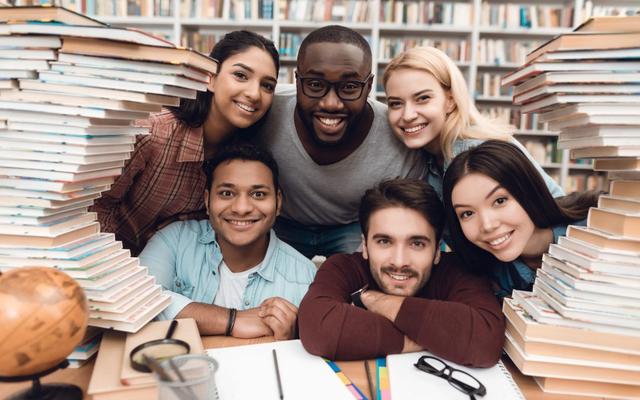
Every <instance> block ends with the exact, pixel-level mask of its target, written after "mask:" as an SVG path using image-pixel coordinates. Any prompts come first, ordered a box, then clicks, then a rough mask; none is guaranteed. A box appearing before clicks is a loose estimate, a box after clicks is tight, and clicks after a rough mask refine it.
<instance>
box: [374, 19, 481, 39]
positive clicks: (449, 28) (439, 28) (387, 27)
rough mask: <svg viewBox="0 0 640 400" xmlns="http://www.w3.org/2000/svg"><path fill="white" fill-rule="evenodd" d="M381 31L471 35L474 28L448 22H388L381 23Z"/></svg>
mask: <svg viewBox="0 0 640 400" xmlns="http://www.w3.org/2000/svg"><path fill="white" fill-rule="evenodd" d="M379 30H380V33H381V34H382V33H407V32H414V33H427V32H439V33H448V34H455V35H465V36H466V35H469V34H470V33H471V32H472V31H473V28H472V27H471V26H468V27H466V26H457V25H448V24H422V25H406V24H392V23H388V22H383V23H380V26H379Z"/></svg>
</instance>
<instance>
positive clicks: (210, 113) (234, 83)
mask: <svg viewBox="0 0 640 400" xmlns="http://www.w3.org/2000/svg"><path fill="white" fill-rule="evenodd" d="M210 56H211V57H212V58H215V59H216V60H218V62H219V65H218V70H217V71H209V72H211V73H212V74H214V76H213V77H212V78H211V81H210V82H209V86H208V90H207V91H205V92H200V93H198V95H197V97H196V99H182V100H181V102H180V106H179V107H172V108H169V109H168V111H165V112H162V113H159V114H156V115H154V116H152V117H151V118H150V120H149V123H150V128H151V129H150V135H147V136H142V137H141V138H139V139H138V142H137V143H136V147H135V150H134V153H133V155H132V156H131V160H130V161H129V163H128V164H127V165H126V167H125V169H124V172H123V174H122V175H121V176H120V177H119V178H118V179H117V181H116V182H115V183H114V184H113V186H112V187H111V190H110V191H109V192H107V193H105V194H103V197H102V198H101V199H99V200H98V201H96V204H95V206H94V211H96V212H97V213H98V219H99V221H100V225H101V227H102V230H103V231H105V232H113V233H115V234H116V238H117V239H118V240H121V241H122V242H123V244H124V246H125V247H126V248H128V249H130V250H131V252H132V253H133V254H134V255H137V254H138V253H139V252H140V251H141V250H142V248H143V247H144V245H145V244H146V242H147V240H148V239H149V238H150V237H151V236H152V235H153V234H154V233H155V232H156V230H158V229H159V228H161V227H162V226H164V225H166V224H168V223H169V222H172V221H174V220H176V219H187V218H191V217H197V216H204V214H203V213H204V202H203V200H202V196H201V193H202V191H203V190H204V189H205V176H204V174H203V172H202V170H201V165H202V161H203V160H204V159H206V158H210V157H211V156H212V155H214V154H215V153H216V152H217V150H218V149H219V147H220V146H221V145H222V144H224V143H226V142H228V141H229V140H230V139H232V138H238V137H246V136H251V135H252V134H253V132H254V131H255V130H256V129H257V127H259V126H260V124H261V123H262V121H263V120H264V116H265V115H266V113H267V111H268V110H269V109H270V107H271V103H272V101H273V93H274V90H275V86H276V79H277V76H278V68H279V57H278V52H277V50H276V48H275V46H274V45H273V42H271V41H270V40H268V39H265V38H264V37H262V36H260V35H258V34H256V33H253V32H248V31H234V32H231V33H228V34H226V35H225V36H224V38H222V40H220V41H219V42H218V43H217V44H216V45H215V47H214V48H213V50H212V51H211V54H210Z"/></svg>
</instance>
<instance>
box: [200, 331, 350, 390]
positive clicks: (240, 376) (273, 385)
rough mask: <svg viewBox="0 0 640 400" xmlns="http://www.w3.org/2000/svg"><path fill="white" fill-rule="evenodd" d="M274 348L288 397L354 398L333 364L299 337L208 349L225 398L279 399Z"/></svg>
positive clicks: (283, 388) (217, 382)
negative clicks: (309, 350)
mask: <svg viewBox="0 0 640 400" xmlns="http://www.w3.org/2000/svg"><path fill="white" fill-rule="evenodd" d="M272 349H276V352H277V354H278V366H279V368H280V377H281V379H282V391H283V394H284V398H285V399H305V400H310V399H318V400H325V399H331V400H353V395H352V394H351V392H349V390H348V389H347V387H346V386H345V384H344V383H343V382H342V381H341V380H340V378H339V377H338V375H336V374H335V373H334V372H333V370H332V369H331V367H329V365H328V364H327V363H326V362H325V361H324V360H323V359H322V358H320V357H316V356H313V355H311V354H309V353H307V352H306V350H305V349H304V348H303V347H302V344H301V343H300V340H287V341H281V342H273V343H262V344H255V345H249V346H238V347H226V348H219V349H209V350H207V353H208V355H209V356H210V357H213V358H214V359H215V360H216V361H218V364H219V370H218V371H217V372H216V373H215V381H216V385H217V387H218V393H219V394H220V398H221V399H224V400H246V399H261V400H270V399H274V400H276V399H279V398H280V397H279V395H278V386H277V381H276V372H275V368H274V363H273V355H272Z"/></svg>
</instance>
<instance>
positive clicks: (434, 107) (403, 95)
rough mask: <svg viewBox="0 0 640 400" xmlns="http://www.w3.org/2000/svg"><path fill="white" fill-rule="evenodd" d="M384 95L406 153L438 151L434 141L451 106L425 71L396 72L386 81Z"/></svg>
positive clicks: (431, 76)
mask: <svg viewBox="0 0 640 400" xmlns="http://www.w3.org/2000/svg"><path fill="white" fill-rule="evenodd" d="M385 91H386V94H387V105H388V107H389V111H388V118H389V125H390V126H391V129H392V130H393V133H394V134H395V135H396V137H398V139H400V140H401V141H402V142H403V143H404V144H405V146H407V147H408V148H410V149H421V148H427V150H429V149H431V148H433V149H434V151H436V149H439V140H437V139H438V138H439V136H440V133H441V132H442V128H443V126H444V122H445V118H446V115H447V113H449V112H451V111H452V110H453V109H454V108H455V103H454V102H453V98H452V97H451V95H450V94H449V92H448V91H445V90H444V89H443V88H442V85H440V83H439V82H438V81H437V80H436V78H435V77H434V76H433V75H432V74H430V73H428V72H426V71H421V70H417V69H408V68H403V69H399V70H397V71H394V72H393V73H392V74H391V76H390V77H389V79H388V81H387V85H386V86H385ZM437 151H439V150H437Z"/></svg>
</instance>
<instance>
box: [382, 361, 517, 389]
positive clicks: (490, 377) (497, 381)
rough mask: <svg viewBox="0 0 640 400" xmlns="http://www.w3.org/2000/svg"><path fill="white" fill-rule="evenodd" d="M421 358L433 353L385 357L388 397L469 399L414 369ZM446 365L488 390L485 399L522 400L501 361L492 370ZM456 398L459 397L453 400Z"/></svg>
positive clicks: (443, 381)
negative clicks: (475, 380) (426, 396)
mask: <svg viewBox="0 0 640 400" xmlns="http://www.w3.org/2000/svg"><path fill="white" fill-rule="evenodd" d="M424 355H432V354H431V353H429V352H426V351H421V352H417V353H404V354H393V355H388V356H387V369H388V371H389V386H390V387H391V398H392V399H393V400H413V399H416V397H419V396H418V395H417V394H418V393H429V396H430V397H431V398H434V399H450V398H460V399H463V398H466V397H469V396H465V395H464V394H461V393H459V392H458V390H457V389H456V388H454V387H453V386H451V385H450V384H449V382H447V380H446V379H442V378H441V377H438V376H435V375H431V374H428V373H426V372H423V371H421V370H419V369H418V368H416V367H415V366H414V364H415V363H416V362H417V361H418V359H419V358H420V357H421V356H424ZM446 363H447V364H449V365H450V366H452V367H453V368H457V369H460V370H462V371H464V372H467V373H468V374H470V375H471V376H473V377H475V378H476V379H477V380H479V381H480V382H482V384H483V385H484V386H485V388H486V389H487V394H486V395H485V396H482V398H483V399H485V400H492V399H495V400H498V399H510V400H511V399H514V400H516V399H521V400H524V396H523V395H522V393H521V392H520V389H519V388H518V385H516V383H515V382H514V381H513V377H512V376H511V374H510V373H509V371H508V370H507V369H506V367H505V366H504V365H503V364H502V362H501V361H500V362H498V364H497V365H495V366H493V367H491V368H469V367H465V366H463V365H459V364H456V363H453V362H451V361H446ZM456 395H457V396H459V397H454V396H456Z"/></svg>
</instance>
